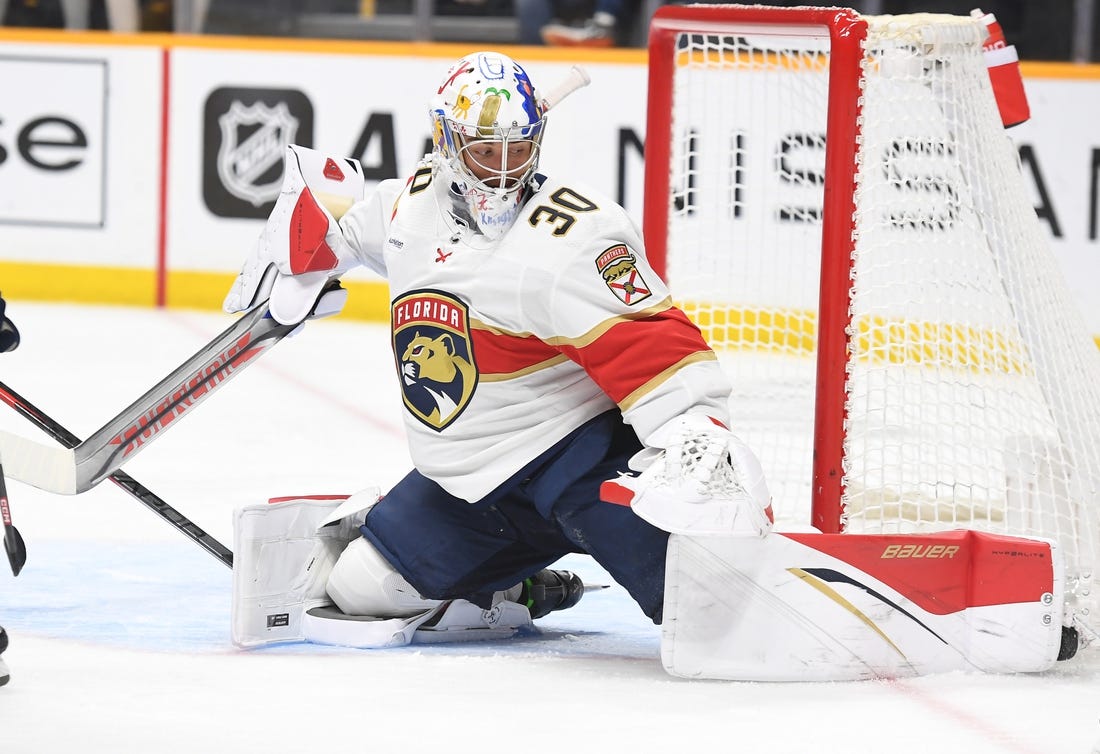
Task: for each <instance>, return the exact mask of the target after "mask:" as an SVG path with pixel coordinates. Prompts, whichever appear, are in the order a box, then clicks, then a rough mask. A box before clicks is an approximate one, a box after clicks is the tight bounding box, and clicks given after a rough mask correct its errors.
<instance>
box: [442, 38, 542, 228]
mask: <svg viewBox="0 0 1100 754" xmlns="http://www.w3.org/2000/svg"><path fill="white" fill-rule="evenodd" d="M431 117H432V132H433V134H432V135H433V138H434V140H435V148H434V151H433V154H434V157H435V162H436V171H437V174H438V175H439V177H441V178H442V179H443V180H442V181H440V184H441V189H440V190H445V191H446V193H447V194H448V198H449V200H450V202H451V205H452V207H451V209H452V210H453V211H452V212H451V213H449V214H450V215H451V216H452V217H453V218H455V219H456V220H457V221H458V224H459V225H463V224H469V225H470V226H471V228H472V230H474V231H476V232H478V233H481V234H482V235H484V236H485V237H486V238H488V239H489V240H496V239H497V238H499V237H500V236H501V235H503V234H504V232H505V231H506V230H508V228H509V227H511V225H512V222H513V221H514V220H515V218H516V215H517V214H518V213H519V208H520V206H521V204H522V201H523V198H524V193H525V192H524V189H525V188H526V186H527V185H528V183H529V182H530V181H531V179H532V178H533V177H534V175H535V169H536V168H537V167H538V161H539V150H540V147H541V142H542V132H543V128H544V127H545V124H546V119H545V117H544V115H543V108H542V106H541V104H540V103H539V102H538V100H537V99H536V98H535V90H534V87H533V86H532V84H531V80H530V79H529V78H528V77H527V72H526V71H524V70H523V68H521V67H520V66H519V64H518V63H516V62H515V61H513V60H512V59H511V58H509V57H508V56H506V55H502V54H500V53H496V52H475V53H472V54H470V55H467V56H465V57H464V58H462V59H461V60H459V61H458V62H457V63H455V64H454V65H453V66H451V68H450V70H449V71H447V75H446V77H445V78H444V79H443V82H442V83H441V84H440V87H439V90H438V92H437V93H436V97H435V99H434V100H433V102H432V109H431Z"/></svg>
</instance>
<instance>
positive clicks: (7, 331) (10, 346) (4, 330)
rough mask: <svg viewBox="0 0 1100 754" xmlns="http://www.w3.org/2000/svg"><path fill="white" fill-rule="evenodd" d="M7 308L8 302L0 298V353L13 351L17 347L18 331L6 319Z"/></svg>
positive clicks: (12, 323) (13, 324)
mask: <svg viewBox="0 0 1100 754" xmlns="http://www.w3.org/2000/svg"><path fill="white" fill-rule="evenodd" d="M7 308H8V302H7V301H5V300H4V297H3V296H0V353H7V352H8V351H14V350H15V349H16V348H17V347H18V346H19V330H17V329H16V327H15V323H14V322H12V321H11V320H10V319H8V315H7Z"/></svg>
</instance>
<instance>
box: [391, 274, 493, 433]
mask: <svg viewBox="0 0 1100 754" xmlns="http://www.w3.org/2000/svg"><path fill="white" fill-rule="evenodd" d="M390 325H391V327H392V328H393V354H394V357H395V358H396V359H397V371H398V377H399V378H400V381H401V393H402V398H403V400H404V403H405V408H406V409H408V411H409V413H411V414H412V415H413V416H415V417H416V418H417V420H419V421H420V422H421V423H422V424H424V425H425V426H427V427H430V428H431V429H434V430H435V431H436V432H441V431H442V430H443V429H445V428H446V427H447V426H448V425H450V424H451V423H452V422H453V421H454V420H455V419H457V418H458V416H459V414H461V413H462V410H463V409H465V408H466V406H467V405H469V403H470V398H471V397H473V394H474V389H475V388H476V387H477V382H478V373H477V367H475V366H474V355H473V342H472V340H471V338H470V317H469V311H468V310H467V308H466V305H465V304H464V303H462V302H461V301H459V300H458V299H457V298H455V297H454V296H452V295H451V294H449V293H444V292H443V291H434V290H420V291H409V292H408V293H405V294H402V295H401V296H399V297H398V298H396V299H394V302H393V304H392V306H391V308H390Z"/></svg>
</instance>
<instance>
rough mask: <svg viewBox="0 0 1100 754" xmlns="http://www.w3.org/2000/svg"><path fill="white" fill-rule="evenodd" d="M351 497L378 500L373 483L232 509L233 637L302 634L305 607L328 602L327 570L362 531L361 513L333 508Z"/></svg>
mask: <svg viewBox="0 0 1100 754" xmlns="http://www.w3.org/2000/svg"><path fill="white" fill-rule="evenodd" d="M356 497H359V498H360V500H368V501H369V500H377V499H378V492H377V488H371V489H370V490H365V491H364V492H363V493H357V495H354V496H352V497H351V498H348V497H346V496H343V495H338V496H312V497H300V498H280V499H277V500H276V501H273V502H270V503H264V504H259V505H251V506H246V507H244V508H240V509H238V510H237V511H235V514H234V519H233V551H234V556H233V607H232V638H233V643H234V644H236V645H237V646H239V647H254V646H259V645H263V644H271V643H275V642H286V641H301V640H302V639H303V638H305V635H304V632H303V628H302V618H303V615H304V614H305V612H306V610H308V609H310V608H312V607H317V606H321V605H327V604H331V603H330V600H329V598H328V595H327V594H326V592H325V584H326V582H327V580H328V575H329V573H330V571H331V570H332V567H333V565H334V564H335V562H336V560H337V558H338V557H339V555H340V553H341V552H342V551H343V550H344V548H345V547H346V546H347V544H348V542H349V541H351V540H355V539H358V538H359V530H358V526H359V523H361V517H358V518H356V517H341V518H338V519H336V520H333V519H332V518H330V516H331V514H333V513H334V512H336V511H338V510H340V509H341V506H343V504H344V503H345V501H347V500H352V499H354V498H356ZM361 509H362V507H361V506H360V510H361ZM344 510H345V511H346V510H347V509H346V508H345V509H344ZM326 522H327V525H326Z"/></svg>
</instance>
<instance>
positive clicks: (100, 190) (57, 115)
mask: <svg viewBox="0 0 1100 754" xmlns="http://www.w3.org/2000/svg"><path fill="white" fill-rule="evenodd" d="M162 55H163V52H162V50H161V49H160V48H156V47H145V48H143V47H115V46H105V45H66V44H0V259H2V260H3V261H29V262H48V263H54V264H57V263H70V264H77V265H92V266H95V265H105V266H126V267H140V268H145V269H152V268H154V267H155V265H156V261H157V233H156V231H157V227H158V213H157V210H158V198H159V185H160V158H159V154H160V134H161V118H160V113H161V98H160V86H159V82H160V72H161V68H160V61H161V58H162Z"/></svg>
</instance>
